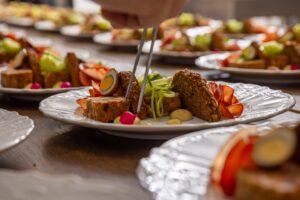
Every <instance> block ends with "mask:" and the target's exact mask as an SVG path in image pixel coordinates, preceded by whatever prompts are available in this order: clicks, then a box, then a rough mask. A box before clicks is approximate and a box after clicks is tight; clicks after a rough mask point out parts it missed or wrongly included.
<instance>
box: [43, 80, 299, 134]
mask: <svg viewBox="0 0 300 200" xmlns="http://www.w3.org/2000/svg"><path fill="white" fill-rule="evenodd" d="M226 84H227V85H229V86H230V87H232V88H234V89H235V93H236V97H237V98H238V99H239V101H240V102H241V103H243V104H244V107H245V109H244V112H243V114H242V115H241V116H240V117H238V118H235V119H227V120H221V121H219V122H207V121H204V120H201V119H199V118H197V117H194V118H193V119H192V120H191V121H188V122H185V123H183V124H180V125H167V124H166V121H167V120H168V119H169V118H168V117H165V118H161V119H160V120H158V121H154V120H153V119H147V120H145V121H146V122H149V123H151V125H130V126H128V125H122V124H113V123H102V122H98V121H95V120H92V119H89V118H86V117H85V116H83V114H82V110H80V109H79V108H78V107H79V106H78V105H77V103H76V100H77V99H79V98H84V97H86V96H88V89H87V88H86V89H82V90H74V91H69V92H66V93H62V94H57V95H54V96H51V97H49V98H47V99H45V100H43V101H42V102H41V103H40V107H39V108H40V111H41V112H43V113H44V114H45V115H46V116H48V117H51V118H54V119H57V120H59V121H63V122H66V123H71V124H75V125H80V126H84V127H90V128H96V129H99V130H101V131H102V132H106V133H110V134H114V135H117V136H121V137H132V138H143V139H166V138H171V137H174V136H176V135H179V134H183V133H187V132H191V131H195V130H201V129H208V128H214V127H219V126H231V125H235V124H239V123H247V122H253V121H258V120H262V119H266V118H270V117H273V116H275V115H278V114H280V113H283V112H285V111H287V110H288V109H290V108H291V107H292V106H294V105H295V100H294V98H293V97H292V96H291V95H289V94H286V93H283V92H281V91H279V90H272V89H270V88H268V87H262V86H258V85H252V84H243V83H235V84H231V83H226Z"/></svg>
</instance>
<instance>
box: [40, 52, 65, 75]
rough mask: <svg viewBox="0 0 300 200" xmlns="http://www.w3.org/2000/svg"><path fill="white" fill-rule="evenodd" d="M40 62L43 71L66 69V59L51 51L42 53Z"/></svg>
mask: <svg viewBox="0 0 300 200" xmlns="http://www.w3.org/2000/svg"><path fill="white" fill-rule="evenodd" d="M39 64H40V68H41V71H42V72H59V71H62V70H64V69H66V65H65V63H64V61H63V60H61V59H60V58H58V57H57V56H55V55H53V54H51V53H49V52H45V53H44V54H43V55H42V57H41V59H40V62H39Z"/></svg>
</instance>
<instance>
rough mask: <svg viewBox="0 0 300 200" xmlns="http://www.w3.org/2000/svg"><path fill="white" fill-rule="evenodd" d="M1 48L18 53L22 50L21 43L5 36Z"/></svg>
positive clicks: (7, 51)
mask: <svg viewBox="0 0 300 200" xmlns="http://www.w3.org/2000/svg"><path fill="white" fill-rule="evenodd" d="M0 49H1V51H2V52H5V53H18V52H19V51H20V50H21V45H20V44H19V43H18V42H16V41H14V40H12V39H10V38H4V39H3V40H2V41H1V44H0Z"/></svg>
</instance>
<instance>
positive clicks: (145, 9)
mask: <svg viewBox="0 0 300 200" xmlns="http://www.w3.org/2000/svg"><path fill="white" fill-rule="evenodd" d="M186 1H187V0H97V2H99V3H101V6H102V15H103V17H105V18H106V19H108V20H109V21H110V22H111V23H112V25H113V27H114V28H124V27H127V28H143V27H153V26H158V25H159V24H160V23H161V22H162V21H163V20H165V19H167V18H171V17H175V16H176V15H178V14H179V13H180V11H181V9H182V7H183V6H184V4H185V2H186Z"/></svg>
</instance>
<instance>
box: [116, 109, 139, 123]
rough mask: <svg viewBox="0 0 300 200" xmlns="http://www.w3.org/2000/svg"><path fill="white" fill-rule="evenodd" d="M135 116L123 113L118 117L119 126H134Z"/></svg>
mask: <svg viewBox="0 0 300 200" xmlns="http://www.w3.org/2000/svg"><path fill="white" fill-rule="evenodd" d="M136 117H137V116H136V115H135V114H133V113H131V112H129V111H127V112H124V113H122V114H121V116H120V122H121V124H126V125H132V124H134V121H135V118H136Z"/></svg>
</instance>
